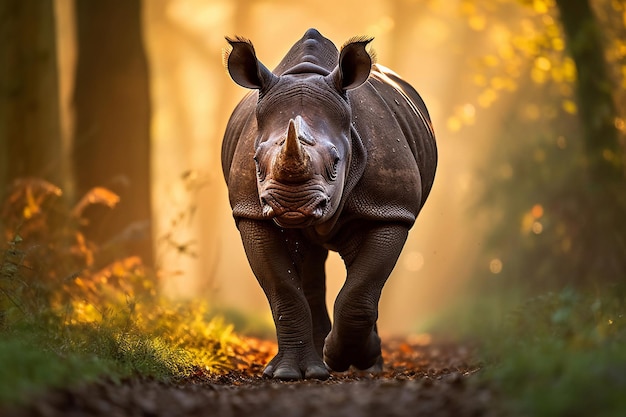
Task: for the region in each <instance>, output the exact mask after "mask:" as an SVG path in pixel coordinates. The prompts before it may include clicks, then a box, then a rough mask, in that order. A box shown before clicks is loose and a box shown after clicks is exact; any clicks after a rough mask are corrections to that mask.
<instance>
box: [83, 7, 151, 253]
mask: <svg viewBox="0 0 626 417" xmlns="http://www.w3.org/2000/svg"><path fill="white" fill-rule="evenodd" d="M76 18H77V34H78V62H77V67H76V84H75V91H74V106H75V111H76V129H75V134H74V143H73V146H74V152H73V168H74V175H75V184H76V193H77V195H78V196H81V195H83V194H84V193H86V192H87V191H88V190H90V189H91V188H92V187H94V186H104V187H107V188H109V189H111V190H112V191H114V192H116V193H117V194H118V195H119V196H120V203H119V205H118V206H117V207H116V208H115V209H113V210H110V209H108V208H104V207H102V206H100V207H96V206H93V207H92V208H90V209H89V210H90V211H89V213H88V216H87V217H88V220H89V222H90V223H89V224H88V226H87V228H86V234H87V237H88V238H90V239H92V240H94V241H96V242H98V243H100V244H106V245H107V246H111V245H113V246H115V247H118V248H119V249H120V250H122V251H123V252H120V253H124V254H136V255H140V256H141V257H142V259H143V261H144V262H145V263H146V264H149V265H152V264H153V255H152V252H153V247H152V232H151V227H150V225H151V219H152V210H151V192H150V151H151V147H150V97H149V84H148V82H149V81H148V64H147V59H146V54H145V50H144V45H143V39H142V24H141V19H142V15H141V4H140V0H107V1H91V0H77V1H76ZM114 243H115V245H114ZM120 246H121V247H120ZM129 251H130V252H129Z"/></svg>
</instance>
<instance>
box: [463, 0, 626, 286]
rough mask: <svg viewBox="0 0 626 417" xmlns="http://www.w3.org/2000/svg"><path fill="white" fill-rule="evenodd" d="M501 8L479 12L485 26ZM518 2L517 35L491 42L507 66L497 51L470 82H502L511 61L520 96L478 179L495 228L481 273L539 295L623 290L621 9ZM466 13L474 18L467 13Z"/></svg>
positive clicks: (545, 0) (543, 0) (603, 4)
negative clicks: (569, 289) (521, 10)
mask: <svg viewBox="0 0 626 417" xmlns="http://www.w3.org/2000/svg"><path fill="white" fill-rule="evenodd" d="M464 2H465V3H469V4H471V5H472V6H473V5H477V4H478V3H477V2H473V1H472V2H470V1H469V0H464ZM500 3H502V4H504V3H506V2H499V1H494V2H491V3H490V6H489V7H487V6H484V7H485V8H484V9H483V10H482V12H483V13H485V14H486V15H487V16H488V20H489V19H491V21H494V20H496V19H497V16H498V15H497V13H498V7H494V5H497V4H500ZM509 3H510V2H509ZM521 3H524V4H526V5H528V6H530V7H527V10H528V16H527V17H526V18H524V19H522V20H521V25H520V28H519V30H518V32H517V33H511V34H507V33H506V32H502V33H501V34H499V36H496V37H495V38H500V39H503V40H504V42H503V43H501V44H502V45H506V44H508V45H510V46H509V47H507V48H508V49H512V50H513V51H514V54H512V55H511V54H509V55H510V56H511V59H510V60H505V59H504V57H505V55H504V54H502V53H501V52H502V50H503V48H502V46H500V47H499V48H498V49H497V52H496V53H495V54H493V55H490V56H489V57H488V58H489V59H488V61H489V63H490V64H491V65H490V67H491V70H492V72H491V74H490V73H489V72H487V71H485V72H484V73H483V74H479V75H480V76H477V77H476V79H479V80H480V81H481V84H482V85H485V86H486V87H485V88H486V90H485V91H488V90H489V89H493V86H494V85H495V84H496V80H498V78H501V75H499V74H498V71H500V74H502V73H504V74H506V75H509V74H507V73H508V72H509V69H510V68H509V67H508V62H511V61H512V60H518V61H520V62H521V64H517V65H516V66H515V68H514V69H515V71H510V73H511V74H515V73H516V74H517V76H516V78H517V79H516V83H518V84H520V85H523V86H524V88H523V89H518V90H517V93H516V97H515V100H516V102H517V103H519V104H518V106H516V107H515V108H513V109H512V111H511V112H510V113H507V115H506V117H505V118H504V119H503V128H502V132H501V135H502V137H503V138H506V140H505V143H506V145H505V144H504V142H503V143H502V144H498V145H497V146H495V147H494V149H493V151H492V152H491V154H490V156H489V162H488V163H487V167H488V168H486V169H485V171H484V172H483V173H482V174H483V175H484V178H485V182H486V187H485V189H486V192H485V193H484V195H483V200H482V201H481V203H480V208H481V209H487V210H486V211H485V212H486V213H488V216H489V219H490V220H491V222H492V225H493V228H492V230H491V231H490V232H489V233H488V243H489V250H488V251H487V256H488V258H487V259H486V260H485V262H484V264H483V265H485V266H487V267H488V270H489V271H490V272H491V273H492V274H493V276H494V277H498V279H497V280H496V281H493V280H490V281H489V282H490V283H496V282H501V283H502V284H503V285H504V286H509V285H510V284H511V282H516V283H518V284H520V283H521V284H523V285H527V286H528V288H529V289H531V290H545V289H548V288H550V289H554V288H555V287H556V288H558V287H562V286H565V285H582V286H597V285H606V284H607V283H609V282H615V281H623V279H624V276H625V275H626V218H625V217H624V213H625V212H626V193H625V192H624V190H625V189H626V178H625V176H624V148H623V146H624V145H623V138H622V137H621V136H622V135H623V129H622V130H620V126H623V125H624V115H623V114H620V111H624V108H623V107H620V106H619V105H616V104H619V100H620V97H624V87H625V86H626V84H624V83H618V82H616V80H617V79H616V77H615V74H619V73H620V70H622V71H623V69H622V67H623V66H624V59H625V55H626V54H625V53H624V51H626V49H625V46H626V34H625V33H624V30H623V17H624V16H626V10H625V7H626V5H625V4H624V3H623V2H616V1H610V0H596V1H593V2H590V1H589V0H573V1H572V0H568V1H560V0H556V1H555V0H532V1H530V0H522V1H521ZM481 5H483V4H481ZM592 6H593V7H592ZM468 10H471V12H472V13H474V14H475V13H477V12H476V8H475V7H474V8H468ZM494 11H495V12H494ZM489 13H491V15H489ZM615 16H617V18H615ZM468 20H469V21H471V16H470V19H468ZM490 35H492V36H493V35H494V33H493V32H492V33H490ZM505 35H506V36H505ZM507 48H505V49H504V50H506V49H507ZM520 57H522V59H520ZM494 69H495V70H497V71H493V70H494ZM490 76H491V77H492V78H491V79H489V77H490ZM574 93H575V94H574ZM478 101H479V104H480V97H479V99H478ZM482 107H488V106H482ZM503 278H504V279H503Z"/></svg>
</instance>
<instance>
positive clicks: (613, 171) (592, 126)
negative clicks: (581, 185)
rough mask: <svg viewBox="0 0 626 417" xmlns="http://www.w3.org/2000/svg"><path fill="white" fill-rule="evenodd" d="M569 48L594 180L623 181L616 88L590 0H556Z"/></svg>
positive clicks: (597, 182) (597, 183) (597, 181)
mask: <svg viewBox="0 0 626 417" xmlns="http://www.w3.org/2000/svg"><path fill="white" fill-rule="evenodd" d="M556 4H557V7H558V10H559V13H560V16H561V23H562V25H563V29H564V32H565V39H566V43H567V48H568V51H569V53H570V55H571V57H572V59H573V60H574V63H575V64H576V71H577V73H578V78H577V95H578V103H579V109H580V112H579V113H580V120H581V123H582V126H583V133H584V142H585V148H586V151H587V158H588V161H589V170H590V174H591V179H592V180H593V181H594V182H595V183H596V185H599V183H601V182H604V181H609V182H611V183H614V182H615V181H618V182H621V181H623V180H624V158H623V156H624V155H623V152H624V150H623V149H622V147H621V145H620V141H619V131H618V130H617V128H616V126H615V119H616V117H617V109H616V106H615V103H614V101H613V91H614V87H615V86H613V83H612V81H611V78H610V76H609V73H608V71H607V68H606V61H605V57H604V46H603V42H602V35H601V29H600V26H599V24H598V21H597V19H596V18H595V16H594V14H593V11H592V9H591V5H590V2H589V0H556Z"/></svg>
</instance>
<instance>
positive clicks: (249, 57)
mask: <svg viewBox="0 0 626 417" xmlns="http://www.w3.org/2000/svg"><path fill="white" fill-rule="evenodd" d="M226 41H227V42H228V43H229V44H230V48H228V49H225V50H224V55H223V60H224V65H225V66H226V69H227V70H228V73H229V74H230V77H231V78H232V79H233V81H235V82H236V83H237V84H239V85H240V86H242V87H245V88H252V89H259V90H264V89H266V88H268V87H269V86H270V85H271V84H272V83H273V81H274V80H275V79H276V78H277V77H276V76H275V75H274V74H272V72H271V71H270V70H269V69H267V68H266V67H265V65H263V64H262V63H261V62H260V61H259V60H258V59H257V57H256V53H255V52H254V46H253V45H252V42H250V41H249V40H247V39H244V38H241V37H236V38H235V39H231V38H228V37H227V38H226Z"/></svg>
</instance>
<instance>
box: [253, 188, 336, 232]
mask: <svg viewBox="0 0 626 417" xmlns="http://www.w3.org/2000/svg"><path fill="white" fill-rule="evenodd" d="M329 202H330V197H329V196H328V195H327V194H326V193H325V192H324V190H323V188H322V187H321V186H319V185H312V186H309V187H302V186H298V187H294V186H287V185H284V184H273V186H272V187H268V189H267V190H266V191H265V192H263V193H262V194H261V205H262V207H263V217H265V218H266V219H274V221H275V222H276V223H277V224H278V225H279V226H281V227H307V226H310V225H312V224H314V223H315V222H317V221H319V220H320V219H321V218H323V217H324V215H325V214H326V213H327V212H328V210H329V206H330V204H329Z"/></svg>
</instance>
